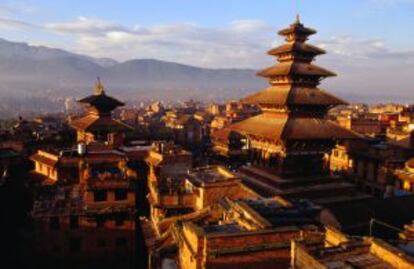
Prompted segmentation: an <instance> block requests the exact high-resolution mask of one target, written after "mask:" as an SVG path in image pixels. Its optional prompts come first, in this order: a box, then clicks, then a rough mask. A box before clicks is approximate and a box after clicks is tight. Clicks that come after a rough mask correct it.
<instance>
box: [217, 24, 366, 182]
mask: <svg viewBox="0 0 414 269" xmlns="http://www.w3.org/2000/svg"><path fill="white" fill-rule="evenodd" d="M315 33H316V31H315V30H313V29H311V28H307V27H305V26H304V25H303V24H302V23H301V22H300V21H299V17H297V18H296V21H295V22H294V23H293V24H291V25H290V26H289V27H288V28H286V29H283V30H281V31H279V35H281V36H283V37H284V38H285V41H286V43H285V44H283V45H281V46H279V47H276V48H273V49H271V50H270V51H268V54H270V55H272V56H276V57H277V63H276V64H275V65H273V66H271V67H269V68H266V69H263V70H261V71H259V72H258V75H259V76H262V77H265V78H267V79H268V80H269V84H270V86H269V87H268V88H266V89H264V90H262V91H260V92H258V93H255V94H253V95H250V96H247V97H246V98H244V99H242V101H243V102H245V103H248V104H255V105H257V106H259V107H260V108H261V110H262V113H261V114H259V115H258V116H254V117H251V118H248V119H247V120H244V121H241V122H238V123H235V124H233V125H230V126H229V127H227V128H224V129H221V130H219V131H217V132H215V133H213V135H212V140H213V144H214V150H215V151H216V152H217V153H219V154H221V155H225V156H227V157H228V156H230V157H231V156H240V155H244V156H245V157H247V158H248V160H250V161H251V162H252V163H256V164H259V165H260V166H263V167H269V168H275V170H276V171H277V172H276V173H277V174H279V175H285V176H286V175H295V174H296V175H297V174H301V175H307V174H315V173H316V174H318V173H319V172H322V171H323V170H324V155H325V154H326V153H327V152H329V151H330V150H331V149H332V147H333V146H334V145H335V143H336V142H337V141H338V140H342V139H353V138H357V137H358V136H357V135H356V134H355V133H353V132H351V131H349V130H346V129H344V128H341V127H340V126H338V125H337V124H335V123H334V122H332V121H330V120H327V119H326V114H327V112H328V110H329V109H331V108H333V107H335V106H337V105H342V104H346V102H344V101H342V100H341V99H339V98H337V97H335V96H333V95H331V94H329V93H327V92H325V91H324V90H321V89H319V88H318V85H319V84H320V82H321V80H323V79H324V78H327V77H332V76H335V73H333V72H331V71H329V70H327V69H324V68H322V67H319V66H317V65H315V64H313V60H314V58H315V57H316V56H318V55H321V54H324V53H325V51H324V50H322V49H320V48H318V47H316V46H313V45H310V44H307V43H306V41H307V40H308V37H309V36H310V35H313V34H315Z"/></svg>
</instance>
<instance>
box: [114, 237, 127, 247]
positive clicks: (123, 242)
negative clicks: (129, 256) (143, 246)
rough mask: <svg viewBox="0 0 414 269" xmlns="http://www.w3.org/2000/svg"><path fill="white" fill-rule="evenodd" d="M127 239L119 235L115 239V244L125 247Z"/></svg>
mask: <svg viewBox="0 0 414 269" xmlns="http://www.w3.org/2000/svg"><path fill="white" fill-rule="evenodd" d="M127 243H128V241H127V239H126V238H125V237H119V238H117V239H116V241H115V245H116V246H117V247H125V246H126V245H127Z"/></svg>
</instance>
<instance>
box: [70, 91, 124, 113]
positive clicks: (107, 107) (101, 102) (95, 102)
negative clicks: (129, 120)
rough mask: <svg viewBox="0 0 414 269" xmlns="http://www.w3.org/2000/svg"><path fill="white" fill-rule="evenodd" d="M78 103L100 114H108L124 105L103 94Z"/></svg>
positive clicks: (88, 97) (90, 96) (94, 95)
mask: <svg viewBox="0 0 414 269" xmlns="http://www.w3.org/2000/svg"><path fill="white" fill-rule="evenodd" d="M78 102H79V103H85V104H88V105H90V106H92V107H95V108H96V109H97V110H98V111H100V112H110V111H112V110H114V109H115V108H117V107H118V106H123V105H124V103H122V102H121V101H118V100H117V99H115V98H113V97H111V96H108V95H106V94H105V93H104V92H102V93H100V94H93V95H89V96H87V97H85V98H83V99H80V100H79V101H78Z"/></svg>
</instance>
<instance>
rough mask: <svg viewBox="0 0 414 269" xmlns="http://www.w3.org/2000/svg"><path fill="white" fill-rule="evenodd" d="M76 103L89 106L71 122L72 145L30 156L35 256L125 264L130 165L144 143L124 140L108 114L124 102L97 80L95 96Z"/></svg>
mask: <svg viewBox="0 0 414 269" xmlns="http://www.w3.org/2000/svg"><path fill="white" fill-rule="evenodd" d="M80 102H81V103H86V104H88V114H87V115H86V116H85V117H83V118H80V119H78V120H74V121H72V122H71V126H72V127H74V128H75V129H77V132H78V138H77V140H78V145H77V146H76V147H72V148H66V149H43V150H38V151H37V152H36V153H35V154H34V155H32V156H31V160H32V161H34V163H35V169H34V171H33V172H32V176H33V178H34V179H37V182H39V183H40V185H41V186H40V187H39V188H38V190H37V195H36V199H35V202H34V207H33V210H32V217H33V219H34V227H35V240H36V241H35V242H36V254H37V255H38V257H45V256H47V257H50V259H49V260H45V262H46V261H47V262H52V264H53V261H60V262H65V263H66V262H69V263H68V266H69V267H70V264H72V263H76V262H79V264H78V265H79V266H80V265H84V266H86V265H87V264H88V262H97V261H99V260H101V259H102V264H104V263H106V262H108V264H106V265H108V266H110V265H111V264H112V266H115V265H116V266H118V267H123V266H131V263H130V262H131V260H133V259H134V257H135V243H136V242H135V229H136V228H135V226H136V222H135V213H136V186H137V181H138V179H139V175H138V173H137V171H136V169H135V166H134V164H136V162H139V161H143V159H144V158H145V157H146V156H147V155H148V147H140V146H134V145H128V144H126V143H124V133H125V132H126V131H128V130H130V129H131V128H130V127H129V126H127V125H125V124H123V123H121V122H119V121H117V120H114V119H113V118H112V116H111V113H112V111H113V109H115V108H116V107H118V106H120V105H123V104H122V103H121V102H119V101H117V100H116V99H114V98H112V97H109V96H107V95H106V94H105V92H104V91H103V86H102V84H101V83H100V82H99V81H98V83H97V85H96V92H95V95H92V96H89V97H87V98H84V99H82V100H80ZM45 185H46V186H45ZM111 262H114V263H111Z"/></svg>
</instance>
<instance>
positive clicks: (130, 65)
mask: <svg viewBox="0 0 414 269" xmlns="http://www.w3.org/2000/svg"><path fill="white" fill-rule="evenodd" d="M255 73H256V71H255V70H252V69H208V68H199V67H194V66H189V65H184V64H178V63H173V62H166V61H160V60H155V59H136V60H130V61H126V62H118V61H115V60H113V59H109V58H93V57H89V56H85V55H81V54H75V53H71V52H68V51H64V50H61V49H54V48H48V47H43V46H30V45H28V44H26V43H17V42H10V41H7V40H5V39H0V96H2V97H8V98H25V97H26V98H35V97H51V96H54V97H62V98H66V97H70V96H72V97H75V98H77V97H80V96H84V95H85V94H87V93H88V91H91V88H92V87H93V83H94V81H95V80H96V77H98V76H99V77H100V78H101V80H102V81H103V83H104V85H105V87H106V88H107V91H108V92H110V93H111V94H112V95H116V96H121V98H124V99H131V98H133V99H135V100H139V99H143V100H148V99H163V100H169V101H170V100H180V99H188V98H197V99H202V100H223V99H227V98H240V97H241V96H243V95H245V94H247V93H249V92H253V91H257V90H259V89H262V88H263V87H265V86H266V85H267V82H266V81H265V80H263V79H260V78H258V77H256V75H255Z"/></svg>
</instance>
